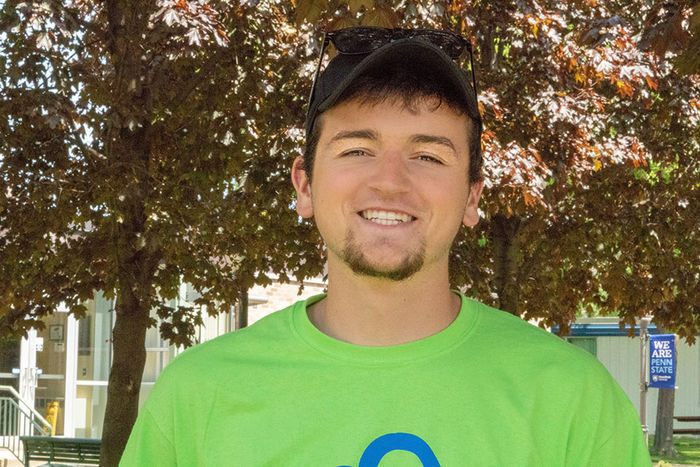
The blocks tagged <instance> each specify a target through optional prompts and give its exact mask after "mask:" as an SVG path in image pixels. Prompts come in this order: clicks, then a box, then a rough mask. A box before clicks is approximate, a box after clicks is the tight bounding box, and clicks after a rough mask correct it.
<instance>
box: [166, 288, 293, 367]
mask: <svg viewBox="0 0 700 467" xmlns="http://www.w3.org/2000/svg"><path fill="white" fill-rule="evenodd" d="M304 303H305V302H304V301H299V302H297V303H294V304H292V305H290V306H288V307H287V308H284V309H281V310H278V311H276V312H274V313H271V314H269V315H267V316H265V317H264V318H262V319H260V320H259V321H257V322H255V323H254V324H252V325H250V326H248V327H245V328H243V329H239V330H237V331H232V332H229V333H226V334H223V335H221V336H218V337H216V338H214V339H212V340H209V341H207V342H203V343H201V344H198V345H195V346H193V347H190V348H189V349H187V350H185V351H184V352H182V353H181V354H180V355H178V356H177V358H175V359H174V360H173V361H172V362H171V363H170V364H169V365H168V366H167V367H166V368H165V369H164V371H163V374H162V377H163V378H165V377H169V376H170V377H172V376H171V375H170V374H179V373H187V374H191V372H193V371H195V372H196V371H198V370H199V369H200V368H209V369H210V368H212V367H213V366H216V365H217V364H222V363H224V362H230V360H231V358H234V357H235V358H236V359H244V358H246V356H249V355H252V354H254V353H256V352H259V351H261V350H264V349H269V351H274V350H281V347H284V346H285V345H289V344H290V340H291V339H292V326H291V322H292V314H293V313H294V310H295V309H296V308H298V307H303V306H304ZM166 375H167V376H166Z"/></svg>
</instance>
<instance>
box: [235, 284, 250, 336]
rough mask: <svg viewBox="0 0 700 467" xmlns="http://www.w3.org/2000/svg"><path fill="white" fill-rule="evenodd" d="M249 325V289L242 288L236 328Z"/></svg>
mask: <svg viewBox="0 0 700 467" xmlns="http://www.w3.org/2000/svg"><path fill="white" fill-rule="evenodd" d="M246 326H248V291H247V290H241V293H240V295H239V297H238V308H237V309H236V329H242V328H244V327H246Z"/></svg>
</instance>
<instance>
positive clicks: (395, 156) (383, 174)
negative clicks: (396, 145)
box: [368, 150, 411, 193]
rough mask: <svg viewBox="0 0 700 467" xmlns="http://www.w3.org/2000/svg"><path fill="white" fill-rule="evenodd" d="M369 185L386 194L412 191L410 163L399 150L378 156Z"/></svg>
mask: <svg viewBox="0 0 700 467" xmlns="http://www.w3.org/2000/svg"><path fill="white" fill-rule="evenodd" d="M375 161H376V162H375V164H373V167H372V173H371V176H370V177H369V181H368V185H369V187H370V188H373V189H375V190H377V191H381V192H385V193H400V192H406V191H408V190H409V189H410V184H411V178H410V171H409V167H408V165H407V163H408V161H407V160H406V158H405V157H404V155H403V153H402V152H401V151H399V150H387V151H384V152H382V153H380V154H379V155H377V156H376V159H375Z"/></svg>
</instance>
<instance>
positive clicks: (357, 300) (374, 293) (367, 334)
mask: <svg viewBox="0 0 700 467" xmlns="http://www.w3.org/2000/svg"><path fill="white" fill-rule="evenodd" d="M437 269H438V270H437V271H435V270H434V271H424V270H421V271H419V272H418V273H416V274H415V275H414V276H412V277H410V278H408V279H406V280H403V281H390V280H387V279H377V278H371V277H366V276H358V275H356V274H354V273H353V272H352V271H350V270H349V269H348V268H347V267H346V266H345V265H344V264H332V262H329V265H328V296H327V297H326V299H325V300H322V301H321V302H319V303H317V304H316V305H314V306H313V307H312V308H311V309H310V310H309V319H310V320H311V322H312V323H313V324H314V325H315V326H316V327H317V328H318V329H319V330H321V331H322V332H323V333H325V334H327V335H329V336H331V337H333V338H335V339H338V340H342V341H345V342H349V343H352V344H357V345H367V346H386V345H397V344H404V343H406V342H413V341H416V340H419V339H423V338H425V337H428V336H431V335H433V334H436V333H438V332H440V331H442V330H443V329H445V328H446V327H448V326H449V325H450V324H451V323H452V322H453V321H454V320H455V318H456V317H457V315H458V314H459V309H460V305H461V302H460V298H459V296H457V295H455V294H453V293H452V292H451V291H450V286H449V278H448V273H447V265H446V264H444V265H440V267H438V268H437Z"/></svg>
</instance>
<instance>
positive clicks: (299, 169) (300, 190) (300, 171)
mask: <svg viewBox="0 0 700 467" xmlns="http://www.w3.org/2000/svg"><path fill="white" fill-rule="evenodd" d="M292 183H293V184H294V189H295V190H296V191H297V214H299V215H300V216H301V217H313V215H314V206H313V202H312V201H311V180H309V178H308V177H307V176H306V171H305V170H304V158H303V157H302V156H297V158H296V159H294V164H293V165H292Z"/></svg>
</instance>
